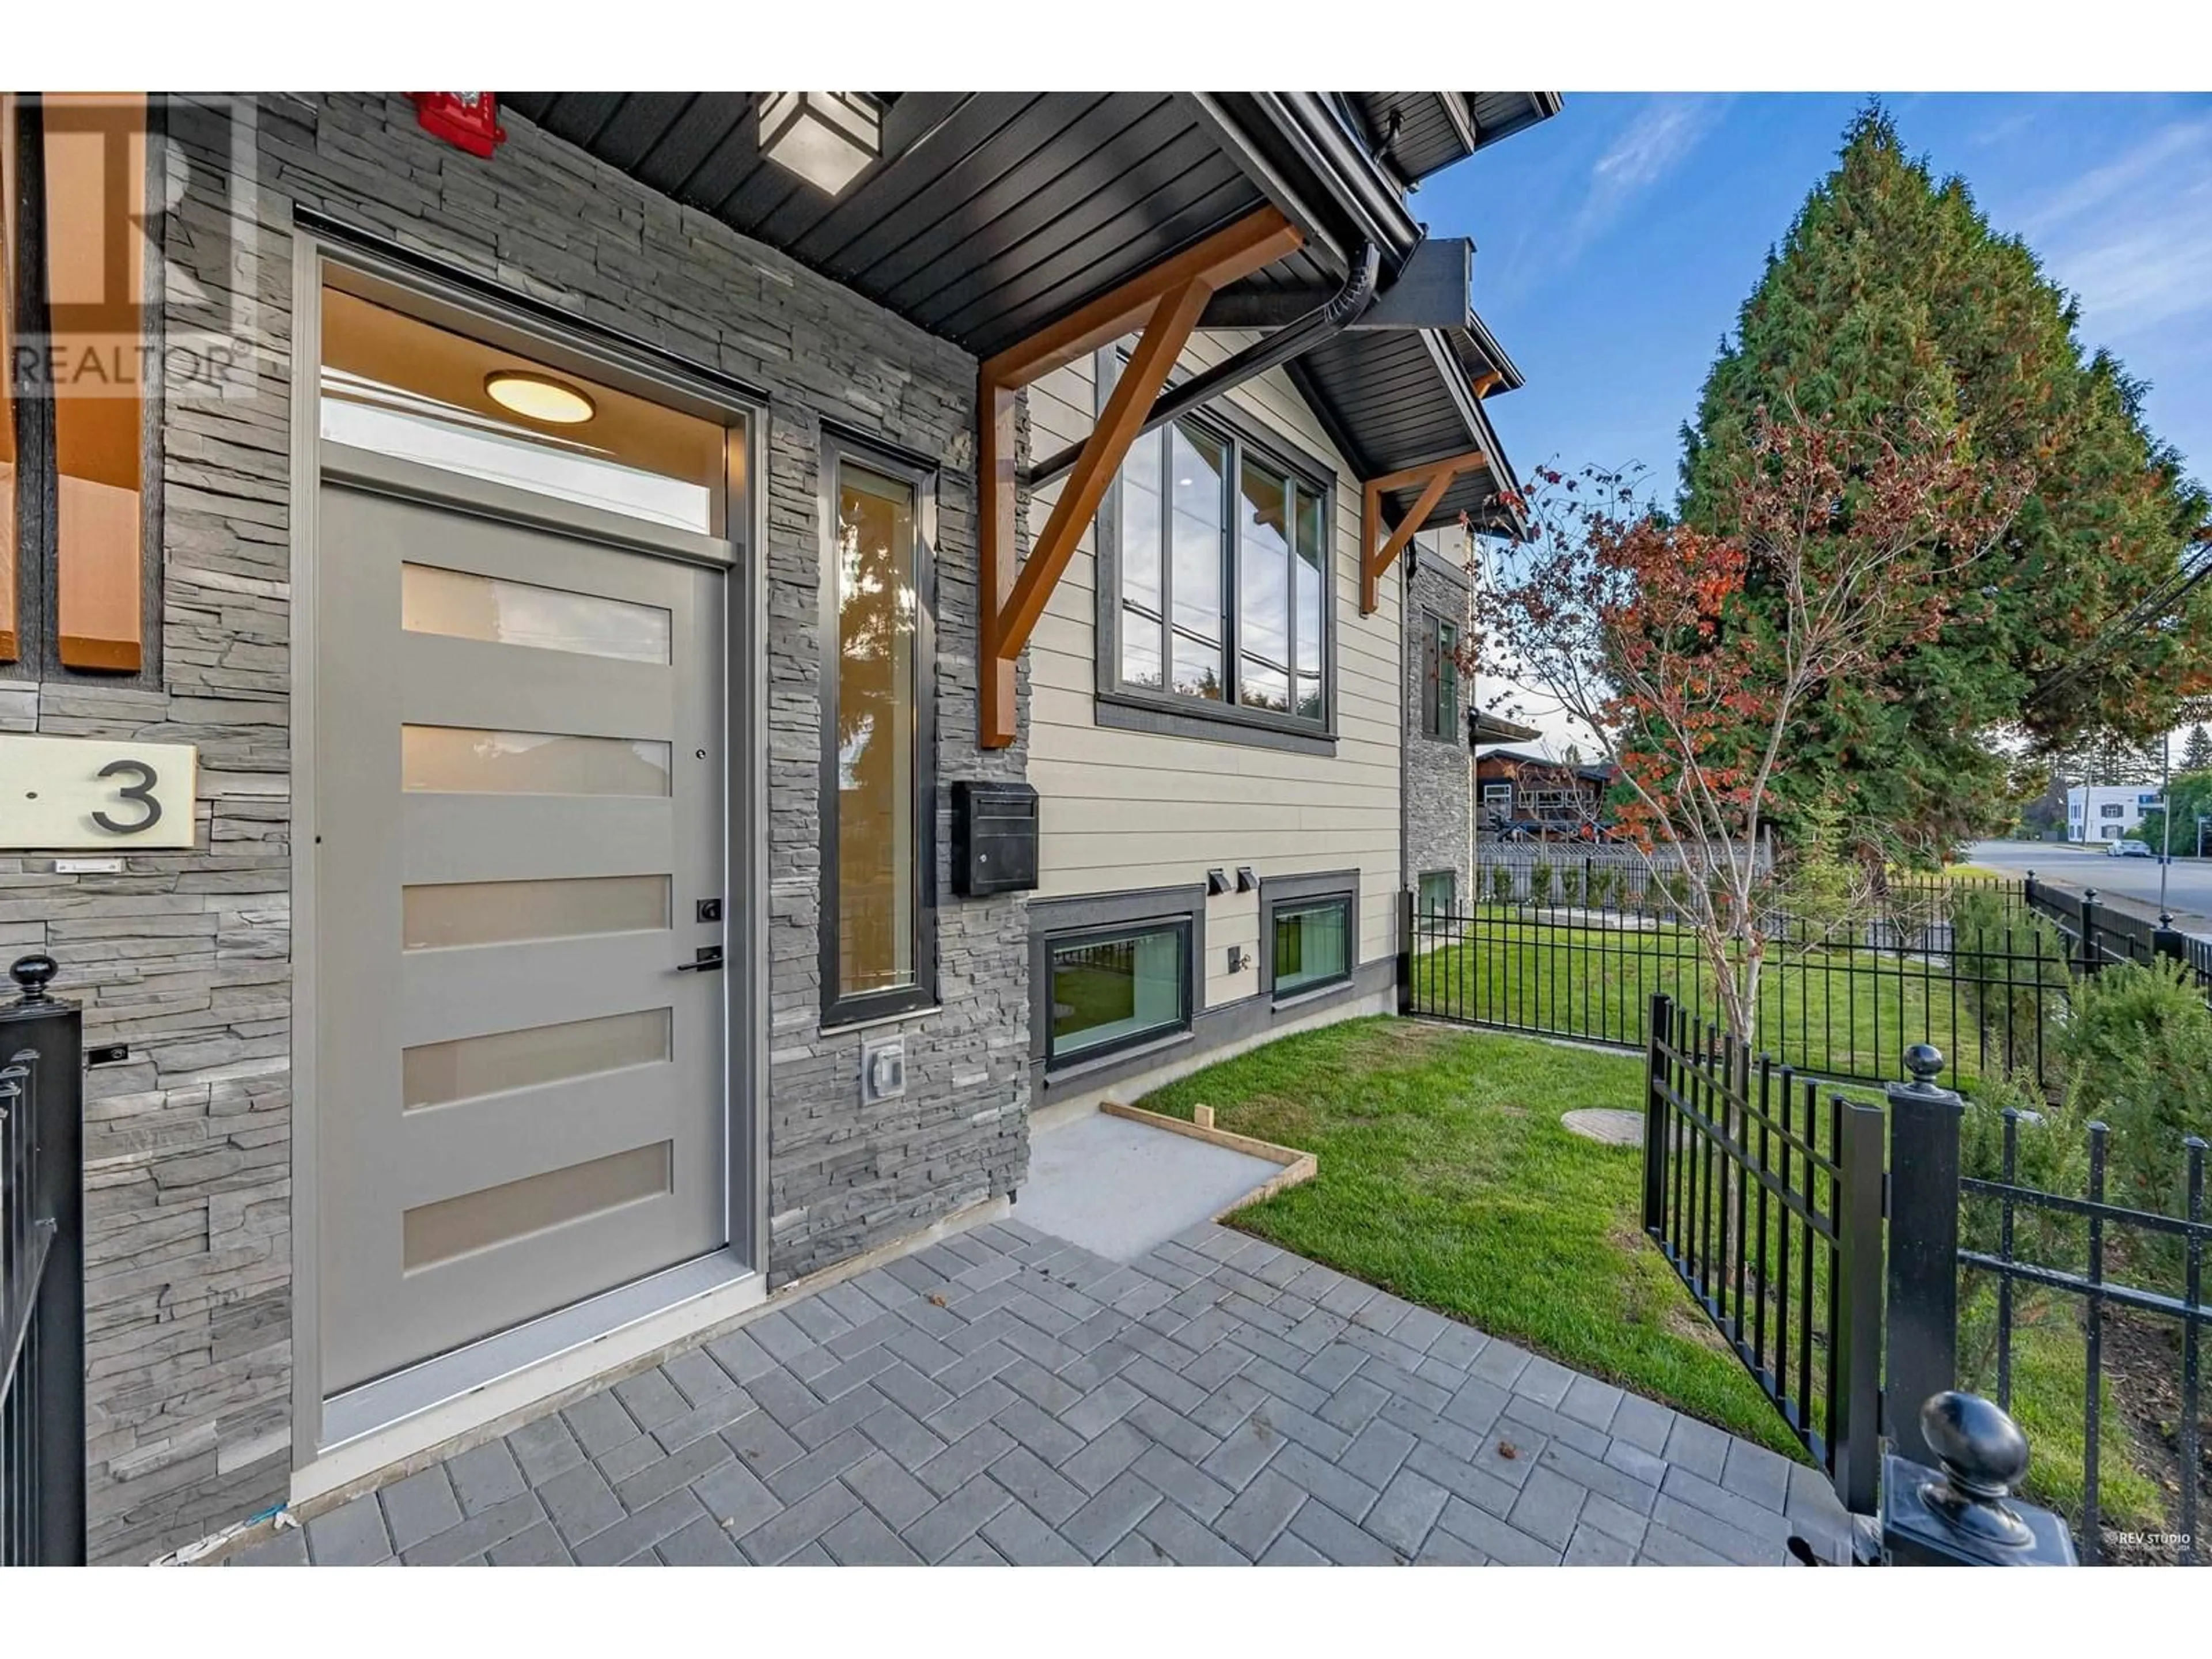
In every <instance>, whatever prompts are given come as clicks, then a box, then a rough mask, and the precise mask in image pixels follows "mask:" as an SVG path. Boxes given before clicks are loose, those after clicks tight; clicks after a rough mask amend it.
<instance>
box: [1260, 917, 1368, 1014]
mask: <svg viewBox="0 0 2212 1659" xmlns="http://www.w3.org/2000/svg"><path fill="white" fill-rule="evenodd" d="M1272 927H1273V933H1274V945H1275V973H1274V981H1273V990H1274V993H1275V994H1276V995H1277V996H1279V997H1291V996H1297V995H1300V994H1303V993H1304V992H1307V991H1318V990H1319V989H1321V987H1323V986H1324V985H1334V984H1335V983H1336V982H1337V981H1340V980H1346V979H1350V978H1351V977H1352V902H1351V900H1349V899H1343V898H1328V899H1313V900H1309V901H1306V902H1301V903H1297V904H1286V905H1284V906H1282V907H1281V908H1279V909H1277V910H1276V912H1275V915H1274V918H1273V923H1272Z"/></svg>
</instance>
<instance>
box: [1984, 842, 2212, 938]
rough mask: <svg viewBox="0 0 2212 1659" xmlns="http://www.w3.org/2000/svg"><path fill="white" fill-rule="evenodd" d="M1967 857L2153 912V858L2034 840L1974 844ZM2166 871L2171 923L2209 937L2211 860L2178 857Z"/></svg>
mask: <svg viewBox="0 0 2212 1659" xmlns="http://www.w3.org/2000/svg"><path fill="white" fill-rule="evenodd" d="M1966 858H1967V861H1968V862H1970V863H1973V864H1979V865H1984V866H1988V867H1989V868H1990V869H1992V870H2002V871H2006V872H2027V871H2029V870H2033V871H2034V872H2035V873H2036V874H2037V875H2039V876H2043V877H2047V878H2050V879H2051V880H2053V881H2059V882H2063V883H2065V884H2066V885H2067V886H2069V887H2075V888H2083V887H2093V888H2095V889H2096V890H2097V891H2098V892H2099V893H2100V894H2106V895H2112V896H2125V897H2128V898H2131V899H2135V900H2136V901H2138V902H2141V903H2142V904H2143V905H2145V906H2146V907H2148V909H2149V910H2150V911H2152V912H2155V911H2156V909H2157V908H2158V878H2159V875H2160V866H2159V864H2158V861H2157V860H2154V859H2116V858H2112V857H2111V856H2109V855H2108V854H2105V853H2104V852H2102V851H2090V850H2088V849H2087V848H2074V847H2063V846H2059V845H2057V844H2056V843H2054V842H2032V841H1978V842H1975V843H1974V844H1973V846H1972V848H1969V849H1968V850H1967V854H1966ZM2164 873H2165V875H2166V906H2167V908H2169V909H2171V910H2172V912H2173V917H2174V922H2175V925H2176V926H2178V927H2180V928H2181V929H2182V930H2183V931H2184V932H2185V933H2203V934H2212V859H2176V860H2174V861H2173V863H2172V865H2171V866H2168V867H2167V868H2166V871H2165V872H2164Z"/></svg>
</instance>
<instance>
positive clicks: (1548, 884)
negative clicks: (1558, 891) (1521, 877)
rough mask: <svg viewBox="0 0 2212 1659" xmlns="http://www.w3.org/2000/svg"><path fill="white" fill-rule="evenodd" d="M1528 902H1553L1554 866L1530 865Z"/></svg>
mask: <svg viewBox="0 0 2212 1659" xmlns="http://www.w3.org/2000/svg"><path fill="white" fill-rule="evenodd" d="M1528 902H1530V903H1531V904H1540V905H1541V904H1549V903H1550V902H1552V866H1550V865H1548V864H1535V865H1531V866H1529V867H1528Z"/></svg>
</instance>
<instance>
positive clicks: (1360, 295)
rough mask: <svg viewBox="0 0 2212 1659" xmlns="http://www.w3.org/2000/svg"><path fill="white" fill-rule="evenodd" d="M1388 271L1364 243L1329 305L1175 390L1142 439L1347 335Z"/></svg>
mask: <svg viewBox="0 0 2212 1659" xmlns="http://www.w3.org/2000/svg"><path fill="white" fill-rule="evenodd" d="M1382 271H1383V253H1382V250H1381V249H1379V248H1378V247H1376V246H1375V244H1374V243H1372V242H1363V243H1362V244H1360V246H1359V249H1358V252H1356V253H1354V254H1353V256H1352V270H1351V272H1350V274H1349V275H1347V276H1346V277H1345V279H1344V286H1343V287H1342V288H1340V289H1338V290H1337V291H1336V292H1335V294H1334V295H1331V296H1330V297H1329V299H1328V302H1327V303H1326V304H1324V305H1322V306H1320V307H1317V308H1316V309H1315V310H1313V311H1310V312H1308V313H1306V314H1305V315H1304V317H1301V318H1300V319H1298V320H1297V322H1295V323H1291V324H1288V325H1285V326H1284V327H1281V328H1279V329H1277V330H1275V331H1273V333H1271V334H1269V335H1267V337H1265V338H1263V339H1259V340H1255V341H1254V342H1253V343H1251V344H1250V345H1249V346H1246V347H1245V348H1244V349H1243V350H1242V351H1239V352H1237V353H1236V354H1235V355H1234V356H1228V357H1225V358H1223V359H1222V360H1221V361H1220V362H1218V363H1216V364H1214V366H1213V367H1212V368H1209V369H1206V370H1205V371H1204V372H1203V373H1201V374H1194V375H1193V376H1191V378H1190V379H1189V380H1185V381H1183V382H1182V384H1181V385H1180V386H1170V387H1169V388H1168V389H1167V390H1166V391H1164V392H1162V393H1161V394H1160V396H1159V398H1158V401H1157V402H1155V403H1154V404H1152V414H1151V415H1150V416H1148V417H1147V418H1146V422H1145V424H1144V426H1143V427H1142V428H1139V433H1138V435H1139V437H1141V436H1143V435H1144V434H1145V433H1146V432H1153V431H1157V430H1158V428H1161V427H1163V426H1165V425H1166V424H1167V423H1168V422H1170V421H1172V420H1174V419H1175V418H1176V416H1179V415H1186V414H1188V413H1189V412H1190V411H1191V410H1194V409H1196V408H1197V407H1198V406H1199V405H1200V404H1203V403H1206V402H1209V401H1211V400H1212V399H1213V398H1218V397H1219V396H1220V395H1221V394H1222V393H1223V392H1226V391H1228V390H1229V389H1230V388H1231V386H1241V385H1243V383H1244V382H1245V381H1247V380H1250V379H1251V378H1252V377H1253V376H1254V375H1255V374H1265V373H1266V372H1267V370H1268V369H1271V368H1280V367H1281V366H1282V365H1283V364H1285V363H1286V362H1290V361H1291V359H1292V358H1293V357H1298V356H1304V354H1305V353H1307V352H1309V351H1310V350H1312V349H1314V348H1315V347H1316V346H1317V345H1320V344H1321V343H1323V342H1324V341H1326V340H1328V339H1330V338H1332V337H1334V336H1335V335H1338V334H1340V333H1342V332H1343V331H1345V330H1346V329H1347V328H1349V327H1351V326H1352V324H1354V323H1356V322H1358V320H1359V319H1360V318H1361V317H1363V316H1364V315H1365V314H1366V312H1367V308H1368V307H1370V306H1371V305H1373V304H1374V303H1375V297H1376V281H1377V279H1378V278H1379V277H1380V276H1381V275H1382ZM1082 453H1083V446H1082V445H1081V444H1079V443H1075V444H1070V445H1068V446H1067V447H1066V448H1065V449H1062V450H1060V451H1059V452H1058V453H1054V454H1051V455H1048V456H1046V457H1045V459H1042V461H1039V462H1037V463H1036V465H1033V466H1031V467H1030V470H1029V471H1028V472H1026V473H1025V474H1024V475H1023V482H1024V483H1026V484H1027V485H1028V486H1029V488H1030V489H1036V488H1038V487H1039V486H1040V485H1042V484H1046V483H1050V482H1051V481H1052V480H1053V479H1054V478H1057V477H1060V475H1061V474H1062V473H1064V472H1066V471H1068V469H1069V468H1071V467H1073V465H1075V462H1076V458H1077V457H1078V456H1079V455H1081V454H1082Z"/></svg>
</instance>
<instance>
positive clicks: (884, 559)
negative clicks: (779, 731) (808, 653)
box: [822, 438, 936, 1022]
mask: <svg viewBox="0 0 2212 1659" xmlns="http://www.w3.org/2000/svg"><path fill="white" fill-rule="evenodd" d="M822 480H823V501H822V510H823V523H824V525H825V526H826V529H827V533H826V535H825V537H824V538H823V539H824V546H823V570H822V609H823V619H822V637H823V647H824V654H825V656H826V658H827V660H826V661H825V662H824V664H823V695H822V728H823V731H822V736H823V745H822V746H823V752H822V794H823V803H822V842H823V847H822V861H823V895H822V916H823V927H822V992H823V1018H824V1020H825V1022H836V1021H839V1020H848V1019H865V1018H875V1017H878V1016H880V1015H885V1014H894V1013H899V1012H905V1011H907V1010H908V1009H912V1008H917V1007H922V1006H927V1005H928V1004H929V1003H930V1002H931V1001H933V1000H934V998H935V994H936V987H935V982H934V981H935V964H934V963H933V959H932V952H933V945H934V929H933V920H934V917H933V890H932V886H931V874H932V868H933V859H932V857H931V855H930V801H931V799H932V792H933V787H934V786H933V779H932V777H931V772H932V765H931V756H932V752H933V697H932V696H931V692H930V683H931V676H930V671H929V665H930V663H931V661H932V643H931V636H930V628H931V620H930V615H931V613H930V604H931V599H930V569H929V541H930V537H931V534H932V530H933V524H932V520H933V517H934V509H935V489H934V481H933V477H932V476H931V475H930V474H929V473H927V472H926V471H922V470H921V469H920V468H917V467H912V466H908V465H904V464H902V463H901V462H898V461H896V460H893V459H890V458H889V457H887V456H883V455H878V454H877V453H873V452H872V451H866V450H861V449H860V448H858V447H848V446H847V445H846V444H844V443H843V442H842V441H840V440H837V439H835V438H832V439H830V440H829V441H828V442H827V443H826V444H825V445H824V447H823V458H822Z"/></svg>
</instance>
